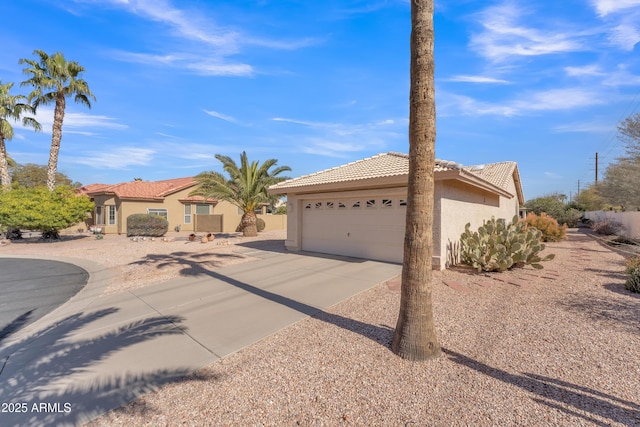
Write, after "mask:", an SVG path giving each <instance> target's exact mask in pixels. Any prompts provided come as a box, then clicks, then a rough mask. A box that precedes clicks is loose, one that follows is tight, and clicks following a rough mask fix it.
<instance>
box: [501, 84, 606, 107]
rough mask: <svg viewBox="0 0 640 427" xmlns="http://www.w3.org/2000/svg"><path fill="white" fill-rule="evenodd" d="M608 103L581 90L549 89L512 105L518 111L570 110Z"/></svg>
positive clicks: (594, 93) (595, 94)
mask: <svg viewBox="0 0 640 427" xmlns="http://www.w3.org/2000/svg"><path fill="white" fill-rule="evenodd" d="M607 102H608V100H607V99H605V98H604V97H603V96H602V94H601V93H599V92H597V91H595V90H591V89H582V88H568V89H551V90H546V91H542V92H537V93H531V94H530V95H529V96H527V97H526V98H525V99H522V100H518V101H515V102H514V103H513V105H514V107H516V108H517V109H518V110H520V111H523V112H525V111H560V110H572V109H576V108H582V107H587V106H591V105H601V104H606V103H607Z"/></svg>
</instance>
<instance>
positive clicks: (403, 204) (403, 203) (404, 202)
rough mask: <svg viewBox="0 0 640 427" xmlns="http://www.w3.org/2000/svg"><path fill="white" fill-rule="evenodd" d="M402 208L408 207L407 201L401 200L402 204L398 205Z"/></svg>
mask: <svg viewBox="0 0 640 427" xmlns="http://www.w3.org/2000/svg"><path fill="white" fill-rule="evenodd" d="M398 204H399V205H400V206H407V201H406V200H405V199H400V203H398Z"/></svg>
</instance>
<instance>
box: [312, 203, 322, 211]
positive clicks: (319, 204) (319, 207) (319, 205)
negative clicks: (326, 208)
mask: <svg viewBox="0 0 640 427" xmlns="http://www.w3.org/2000/svg"><path fill="white" fill-rule="evenodd" d="M313 207H314V208H316V209H322V202H316V203H315V204H314V205H313Z"/></svg>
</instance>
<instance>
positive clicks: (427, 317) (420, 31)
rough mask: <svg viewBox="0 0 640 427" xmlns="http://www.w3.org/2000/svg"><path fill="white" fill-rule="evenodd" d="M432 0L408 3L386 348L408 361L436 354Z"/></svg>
mask: <svg viewBox="0 0 640 427" xmlns="http://www.w3.org/2000/svg"><path fill="white" fill-rule="evenodd" d="M433 7H434V6H433V0H412V3H411V25H412V31H411V89H410V100H409V102H410V106H409V110H410V111H409V183H408V190H407V191H408V195H407V218H406V229H405V236H404V261H403V264H402V290H401V297H400V313H399V316H398V322H397V324H396V329H395V333H394V336H393V342H392V344H391V348H392V350H393V351H394V352H395V353H396V354H398V355H399V356H400V357H402V358H404V359H409V360H424V359H429V358H433V357H436V356H438V355H439V354H440V344H439V343H438V337H437V335H436V330H435V325H434V321H433V306H432V299H431V288H432V261H431V260H432V253H433V205H434V202H433V193H434V176H433V175H434V166H435V140H436V108H435V88H434V85H435V83H434V69H435V65H434V56H433V45H434V31H433Z"/></svg>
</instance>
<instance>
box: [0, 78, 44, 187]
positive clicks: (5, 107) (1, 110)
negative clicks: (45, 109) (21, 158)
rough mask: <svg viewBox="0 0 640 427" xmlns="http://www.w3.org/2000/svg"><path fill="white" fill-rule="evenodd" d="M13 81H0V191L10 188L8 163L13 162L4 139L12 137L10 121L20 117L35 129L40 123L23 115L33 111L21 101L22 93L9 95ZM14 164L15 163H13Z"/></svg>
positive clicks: (15, 120)
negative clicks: (0, 187) (0, 188)
mask: <svg viewBox="0 0 640 427" xmlns="http://www.w3.org/2000/svg"><path fill="white" fill-rule="evenodd" d="M12 87H13V83H5V84H2V82H1V81H0V182H2V191H7V190H9V189H10V188H11V175H10V174H9V166H10V163H13V160H11V159H10V158H9V157H8V155H7V147H6V144H5V141H11V139H12V138H13V126H11V122H17V121H19V120H21V119H22V124H23V125H24V126H26V127H31V128H33V129H35V130H40V129H41V128H40V123H38V122H37V121H36V119H34V118H33V117H25V116H24V114H25V113H31V114H33V113H34V110H33V107H31V105H29V104H28V103H24V102H21V101H23V100H26V99H27V98H25V97H24V96H22V95H11V93H10V92H11V88H12ZM14 165H15V163H14Z"/></svg>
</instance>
